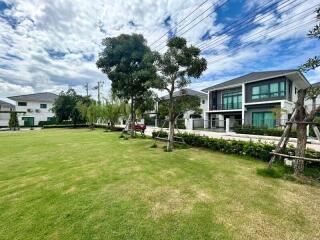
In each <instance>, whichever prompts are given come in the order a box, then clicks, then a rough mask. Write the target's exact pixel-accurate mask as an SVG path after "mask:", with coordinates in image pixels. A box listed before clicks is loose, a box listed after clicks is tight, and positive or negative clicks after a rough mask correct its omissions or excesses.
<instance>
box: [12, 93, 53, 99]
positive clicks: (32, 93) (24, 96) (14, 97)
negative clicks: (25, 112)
mask: <svg viewBox="0 0 320 240" xmlns="http://www.w3.org/2000/svg"><path fill="white" fill-rule="evenodd" d="M44 93H49V94H54V95H56V96H57V97H58V96H59V95H58V94H55V93H52V92H38V93H30V94H23V95H15V96H10V97H7V98H9V99H11V98H15V97H25V96H32V95H38V94H44Z"/></svg>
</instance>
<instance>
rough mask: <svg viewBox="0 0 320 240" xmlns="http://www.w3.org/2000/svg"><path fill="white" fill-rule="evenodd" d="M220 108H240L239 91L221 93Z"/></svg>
mask: <svg viewBox="0 0 320 240" xmlns="http://www.w3.org/2000/svg"><path fill="white" fill-rule="evenodd" d="M222 102H223V104H222V109H225V110H227V109H240V108H242V94H241V92H239V91H237V92H226V93H223V95H222Z"/></svg>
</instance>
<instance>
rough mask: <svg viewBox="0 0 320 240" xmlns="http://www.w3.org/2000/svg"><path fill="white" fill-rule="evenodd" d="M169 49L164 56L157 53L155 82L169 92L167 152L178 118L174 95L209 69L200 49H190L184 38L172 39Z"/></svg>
mask: <svg viewBox="0 0 320 240" xmlns="http://www.w3.org/2000/svg"><path fill="white" fill-rule="evenodd" d="M167 47H168V49H167V51H166V52H165V53H164V54H160V53H155V59H156V61H155V66H156V67H157V73H158V77H157V78H156V80H155V81H154V86H155V87H156V88H158V89H160V90H165V91H167V92H168V94H169V99H168V103H167V108H168V116H169V134H168V144H167V151H171V150H172V148H173V135H174V124H175V117H176V116H175V109H176V103H175V101H174V97H173V93H174V92H175V91H176V90H178V89H183V88H185V87H186V86H187V85H188V84H189V83H191V78H199V77H200V76H201V74H202V73H203V72H204V71H205V70H206V69H207V61H206V60H205V59H204V58H201V57H200V49H199V48H196V47H193V46H190V47H188V46H187V41H186V40H185V39H184V38H181V37H173V38H171V39H170V40H169V41H168V43H167Z"/></svg>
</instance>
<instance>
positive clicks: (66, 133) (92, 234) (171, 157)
mask: <svg viewBox="0 0 320 240" xmlns="http://www.w3.org/2000/svg"><path fill="white" fill-rule="evenodd" d="M0 143H1V144H0V239H10V240H12V239H24V240H25V239H130V240H131V239H320V220H319V219H320V188H319V187H317V186H310V185H302V184H298V183H294V182H290V181H285V180H282V179H274V178H268V177H262V176H260V175H257V168H263V167H265V166H266V163H263V162H260V161H256V160H247V159H244V158H240V157H237V156H231V155H224V154H221V153H215V152H210V151H206V150H201V149H196V148H189V149H179V150H175V151H174V152H172V153H166V152H164V151H163V149H162V148H161V147H158V148H150V146H151V144H152V141H151V140H147V139H135V140H123V139H120V138H119V133H104V132H103V131H102V130H95V131H90V130H62V129H60V130H59V129H57V130H42V131H27V132H12V133H9V132H8V133H0Z"/></svg>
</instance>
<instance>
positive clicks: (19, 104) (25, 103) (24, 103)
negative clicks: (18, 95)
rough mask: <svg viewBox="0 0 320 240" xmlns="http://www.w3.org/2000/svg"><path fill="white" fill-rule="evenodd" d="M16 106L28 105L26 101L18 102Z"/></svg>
mask: <svg viewBox="0 0 320 240" xmlns="http://www.w3.org/2000/svg"><path fill="white" fill-rule="evenodd" d="M22 103H23V104H22ZM18 106H19V107H26V106H28V103H27V102H18Z"/></svg>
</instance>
